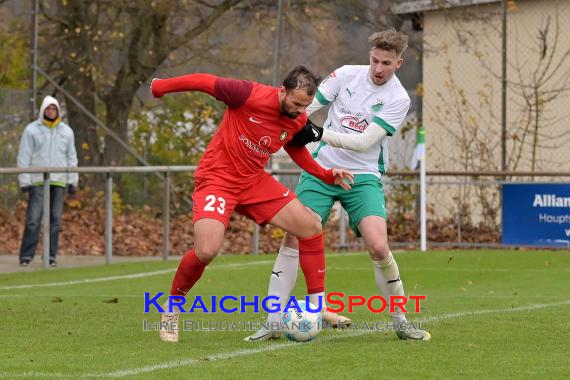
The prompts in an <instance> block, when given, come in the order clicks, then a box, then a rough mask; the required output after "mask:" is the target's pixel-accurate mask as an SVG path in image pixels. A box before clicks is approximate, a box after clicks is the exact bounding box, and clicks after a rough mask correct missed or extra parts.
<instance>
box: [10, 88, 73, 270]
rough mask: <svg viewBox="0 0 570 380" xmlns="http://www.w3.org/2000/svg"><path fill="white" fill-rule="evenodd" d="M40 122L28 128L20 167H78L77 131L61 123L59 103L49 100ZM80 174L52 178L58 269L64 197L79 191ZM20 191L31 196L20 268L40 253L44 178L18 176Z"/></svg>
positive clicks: (53, 252)
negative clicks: (37, 250)
mask: <svg viewBox="0 0 570 380" xmlns="http://www.w3.org/2000/svg"><path fill="white" fill-rule="evenodd" d="M38 116H39V117H38V119H37V120H35V121H33V122H31V123H30V124H28V125H27V126H26V129H25V130H24V134H23V135H22V139H21V140H20V149H19V151H18V167H19V168H33V167H76V166H77V152H76V151H75V137H74V135H73V130H72V129H71V128H70V127H69V126H68V125H67V124H65V123H64V122H63V121H61V109H60V107H59V102H58V101H57V100H56V99H55V98H53V97H51V96H46V97H45V98H44V100H43V101H42V105H41V107H40V112H39V115H38ZM78 179H79V176H78V174H77V173H51V174H50V231H49V234H50V247H49V264H50V266H52V267H55V266H56V265H57V264H56V259H55V257H56V254H57V242H58V238H59V225H60V222H61V216H62V213H63V197H64V195H65V192H66V191H67V192H68V193H69V194H74V193H75V192H76V191H77V182H78ZM18 181H19V183H20V189H21V190H22V192H23V193H28V194H29V200H28V208H27V211H26V228H25V230H24V236H23V238H22V245H21V247H20V265H22V266H28V265H29V264H30V262H31V261H32V260H33V258H34V255H35V253H36V247H37V245H38V240H39V237H40V229H41V220H42V214H43V198H44V189H43V174H42V173H33V174H32V173H23V174H20V175H19V176H18Z"/></svg>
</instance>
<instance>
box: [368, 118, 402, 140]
mask: <svg viewBox="0 0 570 380" xmlns="http://www.w3.org/2000/svg"><path fill="white" fill-rule="evenodd" d="M372 122H373V123H376V124H378V125H379V126H381V127H382V128H384V129H385V130H386V132H388V136H393V135H394V133H396V128H394V127H392V126H391V125H390V124H388V123H386V122H385V121H384V120H382V119H380V118H379V117H378V116H374V117H373V118H372Z"/></svg>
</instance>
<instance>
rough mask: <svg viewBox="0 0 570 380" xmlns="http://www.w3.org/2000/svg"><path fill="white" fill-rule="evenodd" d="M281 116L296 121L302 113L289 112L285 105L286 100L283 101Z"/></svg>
mask: <svg viewBox="0 0 570 380" xmlns="http://www.w3.org/2000/svg"><path fill="white" fill-rule="evenodd" d="M281 115H285V116H287V117H288V118H289V119H296V118H298V117H299V116H301V112H289V111H287V106H286V105H285V99H283V101H281Z"/></svg>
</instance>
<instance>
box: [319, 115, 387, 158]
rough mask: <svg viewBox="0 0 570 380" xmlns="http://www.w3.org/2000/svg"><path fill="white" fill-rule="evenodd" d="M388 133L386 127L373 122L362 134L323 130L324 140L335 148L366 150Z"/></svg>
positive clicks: (356, 150)
mask: <svg viewBox="0 0 570 380" xmlns="http://www.w3.org/2000/svg"><path fill="white" fill-rule="evenodd" d="M387 134H388V132H387V131H386V130H385V129H384V128H382V127H381V126H380V125H378V124H376V123H374V122H373V123H371V124H370V125H369V126H368V128H366V129H365V130H364V132H362V133H360V134H355V133H350V134H349V133H340V132H333V131H331V130H328V129H326V130H324V131H323V137H322V140H323V141H324V142H326V143H327V144H329V145H330V146H334V147H335V148H344V149H350V150H353V151H355V152H366V151H367V150H368V149H370V148H371V147H373V146H374V145H376V144H378V143H379V142H380V140H382V138H384V136H386V135H387Z"/></svg>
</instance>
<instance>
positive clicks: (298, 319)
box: [281, 301, 323, 342]
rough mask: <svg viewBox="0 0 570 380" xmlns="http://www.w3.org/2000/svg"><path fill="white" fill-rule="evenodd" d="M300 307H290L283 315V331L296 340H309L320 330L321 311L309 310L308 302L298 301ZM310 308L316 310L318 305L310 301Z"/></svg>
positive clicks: (289, 337) (290, 338)
mask: <svg viewBox="0 0 570 380" xmlns="http://www.w3.org/2000/svg"><path fill="white" fill-rule="evenodd" d="M297 303H298V304H299V309H300V310H299V309H297V308H289V310H288V311H287V312H285V313H283V315H282V316H281V323H282V324H283V333H284V334H285V336H286V337H287V338H288V339H289V340H292V341H295V342H307V341H309V340H312V339H314V338H315V337H316V336H317V334H318V333H319V332H320V329H321V325H322V321H323V319H322V317H321V313H311V312H310V311H307V303H306V302H305V301H298V302H297ZM309 305H310V306H309V308H310V309H311V310H315V309H316V308H317V307H316V306H315V305H313V304H312V303H309Z"/></svg>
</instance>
